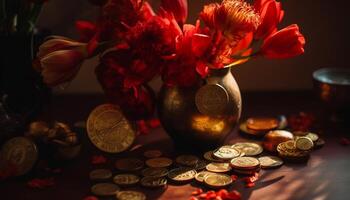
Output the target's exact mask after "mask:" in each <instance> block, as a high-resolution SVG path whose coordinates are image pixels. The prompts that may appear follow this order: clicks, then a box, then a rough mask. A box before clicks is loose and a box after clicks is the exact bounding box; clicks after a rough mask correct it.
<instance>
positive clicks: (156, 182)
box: [141, 176, 167, 188]
mask: <svg viewBox="0 0 350 200" xmlns="http://www.w3.org/2000/svg"><path fill="white" fill-rule="evenodd" d="M166 184H167V179H166V178H164V177H151V176H147V177H143V178H142V179H141V185H142V186H143V187H148V188H158V187H163V186H165V185H166Z"/></svg>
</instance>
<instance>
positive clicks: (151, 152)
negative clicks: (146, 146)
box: [143, 150, 162, 158]
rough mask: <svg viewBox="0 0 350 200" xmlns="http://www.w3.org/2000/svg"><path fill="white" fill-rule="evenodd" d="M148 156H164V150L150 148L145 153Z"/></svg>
mask: <svg viewBox="0 0 350 200" xmlns="http://www.w3.org/2000/svg"><path fill="white" fill-rule="evenodd" d="M143 155H144V156H145V157H146V158H158V157H160V156H162V152H160V151H159V150H148V151H145V152H144V153H143Z"/></svg>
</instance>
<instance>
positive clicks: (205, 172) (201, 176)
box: [194, 171, 216, 183]
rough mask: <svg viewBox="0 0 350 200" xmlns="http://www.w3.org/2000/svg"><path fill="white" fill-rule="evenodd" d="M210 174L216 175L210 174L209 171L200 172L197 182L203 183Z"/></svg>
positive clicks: (196, 177)
mask: <svg viewBox="0 0 350 200" xmlns="http://www.w3.org/2000/svg"><path fill="white" fill-rule="evenodd" d="M210 174H216V173H214V172H209V171H201V172H198V173H197V174H196V176H195V177H194V178H195V179H196V181H198V182H200V183H203V182H204V178H205V177H206V176H208V175H210Z"/></svg>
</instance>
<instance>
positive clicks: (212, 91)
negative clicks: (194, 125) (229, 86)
mask: <svg viewBox="0 0 350 200" xmlns="http://www.w3.org/2000/svg"><path fill="white" fill-rule="evenodd" d="M195 103H196V106H197V109H198V111H199V112H200V113H202V114H205V115H210V116H215V115H223V114H225V112H227V105H228V103H229V96H228V93H227V91H226V89H225V88H224V87H222V86H221V85H219V84H208V85H205V86H203V87H201V88H200V89H199V90H198V92H197V93H196V96H195Z"/></svg>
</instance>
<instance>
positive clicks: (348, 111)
mask: <svg viewBox="0 0 350 200" xmlns="http://www.w3.org/2000/svg"><path fill="white" fill-rule="evenodd" d="M313 79H314V90H315V92H316V95H317V97H318V98H319V99H320V100H321V101H322V102H323V103H324V105H325V108H328V109H329V110H330V111H332V112H333V113H334V114H337V115H340V116H341V117H342V118H343V117H346V119H349V117H350V68H322V69H319V70H317V71H315V72H314V73H313Z"/></svg>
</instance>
